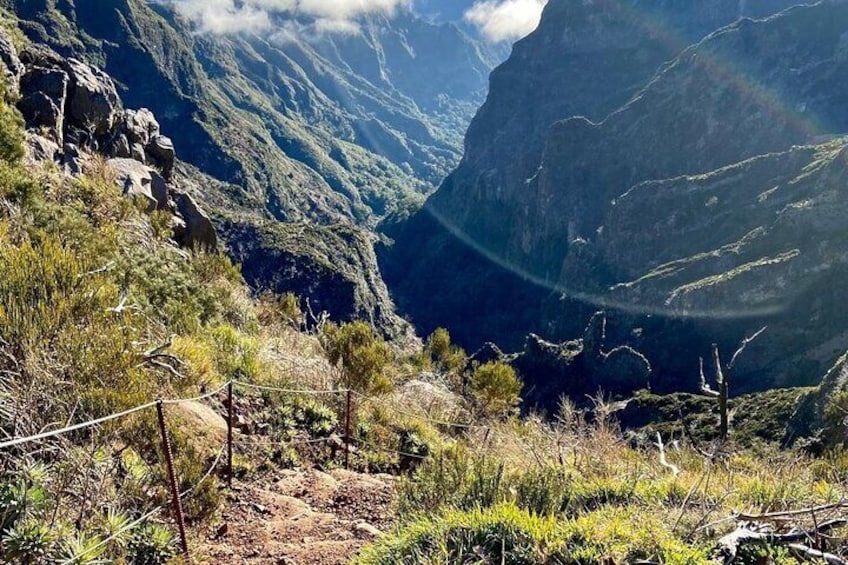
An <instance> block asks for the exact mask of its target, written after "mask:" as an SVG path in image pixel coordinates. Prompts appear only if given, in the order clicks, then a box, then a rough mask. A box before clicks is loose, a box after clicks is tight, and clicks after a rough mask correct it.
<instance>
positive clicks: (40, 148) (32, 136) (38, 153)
mask: <svg viewBox="0 0 848 565" xmlns="http://www.w3.org/2000/svg"><path fill="white" fill-rule="evenodd" d="M24 151H25V155H26V157H25V159H26V161H27V162H29V163H43V162H45V161H52V162H55V161H56V160H57V159H58V157H59V146H58V145H57V144H56V142H54V141H53V140H52V139H48V138H46V137H44V136H43V135H38V134H37V133H35V132H33V131H28V132H26V141H25V143H24Z"/></svg>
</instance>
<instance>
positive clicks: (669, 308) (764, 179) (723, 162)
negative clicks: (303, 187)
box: [386, 1, 848, 390]
mask: <svg viewBox="0 0 848 565" xmlns="http://www.w3.org/2000/svg"><path fill="white" fill-rule="evenodd" d="M614 4H615V6H611V5H610V6H608V5H607V3H584V2H567V1H561V2H556V1H555V2H552V3H551V4H550V5H549V7H548V9H547V11H546V13H545V17H544V21H543V24H542V26H541V27H540V29H539V31H538V32H537V33H535V34H534V35H533V36H531V37H530V38H528V39H527V40H525V41H524V42H522V43H520V44H519V45H518V46H516V49H515V51H514V53H513V56H512V57H511V59H510V61H509V62H508V63H506V64H505V65H503V66H502V67H501V68H500V69H498V70H497V71H496V72H495V73H494V74H493V78H492V93H491V94H490V96H489V100H488V101H487V103H486V105H485V106H484V108H483V110H481V112H480V114H478V116H477V118H475V120H474V123H473V124H472V127H471V129H470V130H469V136H468V140H467V145H468V151H467V153H466V158H465V159H464V160H463V163H462V164H461V165H460V167H459V168H458V170H457V171H456V172H455V173H454V174H453V175H452V176H451V177H450V178H449V179H448V180H447V181H446V182H445V184H444V185H443V187H442V188H441V189H440V190H439V192H438V193H437V194H436V195H435V196H434V197H433V198H431V200H430V201H429V202H428V204H427V206H426V208H425V212H424V213H422V214H419V215H418V217H416V218H413V219H412V220H411V221H410V222H408V223H406V224H404V225H402V226H400V227H393V228H391V229H390V233H392V234H393V235H395V236H396V240H397V241H396V244H395V248H394V249H393V250H391V251H389V252H387V260H386V265H387V267H388V268H389V270H390V273H391V279H390V282H391V283H392V286H393V288H395V289H397V296H398V300H399V301H400V303H401V304H402V305H403V306H404V307H405V308H407V309H408V311H409V312H411V314H412V317H413V320H418V321H422V320H423V322H424V325H425V326H426V325H427V324H429V323H430V322H431V320H433V319H434V318H437V317H439V316H440V315H442V314H444V313H445V312H446V311H449V310H450V308H451V304H452V303H453V304H456V303H457V302H458V301H455V300H453V299H454V298H456V297H457V296H459V297H461V299H462V300H472V301H473V304H472V305H469V304H468V303H467V302H463V303H462V304H461V306H460V311H461V312H462V311H465V310H466V309H467V310H477V311H481V310H482V311H486V312H487V315H486V316H484V317H481V318H479V319H478V320H477V323H478V326H477V328H478V330H479V331H476V332H466V333H463V332H462V330H461V329H460V330H459V331H456V329H457V327H458V326H459V320H458V319H456V318H452V319H451V322H452V326H451V330H452V333H455V334H457V335H459V336H460V337H462V338H465V340H466V342H468V341H471V342H474V341H475V340H478V339H480V338H483V337H488V338H492V337H494V338H495V339H499V340H501V341H503V342H506V343H508V344H513V345H514V344H515V342H516V341H517V340H518V339H519V335H518V334H520V333H524V332H526V331H529V330H535V331H537V332H540V333H542V334H543V335H547V336H550V337H556V338H562V337H568V336H572V335H576V334H577V332H578V331H579V329H578V324H579V320H581V319H586V317H587V312H589V311H591V309H592V308H594V307H597V305H598V304H602V305H604V306H606V307H607V308H608V309H610V308H611V309H612V312H611V316H612V317H613V318H617V321H616V324H614V325H615V327H623V328H626V330H624V331H622V332H621V335H620V336H618V337H619V338H621V339H624V340H626V341H627V342H628V343H633V344H635V345H637V346H638V349H639V350H640V351H644V352H646V353H647V354H648V356H649V358H650V360H651V362H652V365H653V366H654V367H655V368H656V369H657V370H658V373H659V375H658V376H657V378H656V383H657V385H658V386H659V387H660V388H662V387H667V388H676V387H680V386H684V387H686V386H693V385H694V382H695V381H694V380H693V379H686V378H681V375H682V374H686V373H692V371H691V367H692V366H694V365H692V363H693V360H695V361H697V356H698V353H699V351H702V350H704V349H705V345H706V344H708V343H709V342H710V341H715V340H717V339H726V340H727V343H726V344H724V343H722V345H725V346H726V347H730V346H731V345H732V344H733V343H734V342H735V341H738V339H739V338H740V337H742V334H744V333H745V331H746V330H750V329H752V326H754V325H756V324H764V323H769V324H770V325H771V327H770V330H769V332H768V334H767V335H769V336H770V337H768V338H767V339H764V340H763V342H762V343H760V344H759V345H758V346H757V348H756V353H755V354H750V353H749V354H748V356H747V362H746V365H745V366H744V367H740V368H739V371H740V374H741V375H742V376H740V377H739V384H738V389H737V390H745V389H751V388H758V387H765V386H770V385H774V384H781V385H782V384H790V383H791V384H797V383H808V382H812V381H813V380H815V379H817V378H818V377H819V376H820V375H821V374H822V373H823V372H824V370H825V369H826V368H827V366H829V363H831V362H832V360H833V358H834V356H835V355H836V352H837V351H838V350H839V349H844V348H845V347H846V346H848V338H846V336H845V335H844V331H843V330H844V328H841V326H840V324H839V323H838V322H837V321H836V319H837V318H838V317H839V315H840V314H839V312H840V305H841V304H842V303H844V299H842V298H840V297H838V296H836V295H835V294H834V291H833V290H832V286H833V281H834V280H836V279H835V278H833V277H837V276H838V273H840V272H841V269H842V267H841V264H842V259H841V253H839V252H838V251H836V250H838V249H839V248H840V245H841V244H840V243H839V241H840V238H841V236H840V235H839V234H838V232H839V230H838V228H837V227H836V226H838V222H835V221H833V220H832V218H835V216H833V215H832V214H833V213H834V207H836V208H838V205H839V204H838V203H839V202H841V200H842V197H841V196H840V190H839V188H838V185H839V180H838V179H840V178H844V177H843V174H844V170H843V168H844V165H845V162H844V158H843V147H842V144H841V142H833V143H832V144H831V145H818V146H816V147H805V148H795V149H793V146H801V145H805V144H812V143H821V142H823V141H826V140H828V139H831V138H833V137H838V136H839V135H840V134H842V133H845V132H848V114H846V112H845V111H844V108H845V99H844V98H845V95H844V89H842V88H841V87H840V86H839V81H838V79H837V78H836V77H838V76H844V72H845V64H846V51H845V50H846V46H847V45H848V44H847V43H846V40H845V37H846V32H848V6H846V5H845V4H844V3H842V2H822V3H819V4H817V5H814V6H807V7H796V8H792V9H790V10H788V11H786V12H783V13H781V14H780V15H777V16H774V17H770V18H768V19H765V20H751V19H743V20H741V21H739V22H738V23H735V24H733V25H731V26H730V27H726V28H724V29H721V30H718V31H714V32H713V33H711V34H709V35H708V36H707V37H705V38H704V39H703V40H701V41H699V42H697V43H696V44H694V45H693V46H691V47H687V48H681V49H682V50H681V51H680V52H679V54H677V53H674V52H673V48H671V47H670V46H671V45H673V44H672V43H669V41H670V39H671V38H675V39H677V40H679V41H682V42H684V43H685V42H686V41H689V40H690V39H697V38H698V36H699V35H700V34H705V33H707V32H709V31H711V30H712V29H714V28H715V27H717V26H718V25H721V24H722V23H727V22H729V21H732V20H733V19H735V18H736V16H737V15H738V14H739V4H737V3H727V2H724V3H722V2H715V3H709V2H707V3H697V4H694V3H677V2H652V3H648V4H649V6H648V7H646V6H645V5H644V3H640V5H639V6H638V9H637V6H636V5H635V4H630V3H614ZM786 5H787V4H786V3H779V2H775V3H772V2H761V3H759V4H757V5H752V3H750V2H749V3H748V4H747V6H746V7H745V8H746V9H748V10H751V9H752V8H753V9H756V10H757V12H758V13H756V14H751V15H767V14H768V13H770V12H772V11H778V10H780V9H781V8H784V7H786ZM722 18H724V20H723V19H722ZM578 23H579V24H580V25H577V24H578ZM572 26H576V29H572ZM676 45H678V46H679V45H680V43H679V42H678V43H677V44H676ZM663 49H665V51H664V52H663ZM649 55H650V56H649ZM663 57H665V58H666V59H668V60H667V61H666V62H664V63H663V62H661V61H662V60H663ZM558 59H560V60H562V61H567V63H557V62H556V61H557V60H558ZM544 60H547V61H549V62H548V63H546V64H547V65H548V67H547V69H546V70H545V71H544V72H542V71H540V69H539V68H538V65H539V64H541V63H540V61H544ZM658 61H660V62H658ZM642 62H644V63H645V64H644V66H641V67H640V63H642ZM568 64H573V65H574V67H572V68H571V72H570V73H564V74H563V77H565V76H567V77H569V78H570V80H571V82H572V84H571V85H569V86H570V88H571V90H569V87H565V86H563V82H560V81H564V78H559V75H557V74H556V73H555V72H554V69H560V68H562V69H566V68H567V65H568ZM615 64H618V65H621V66H622V68H626V71H625V72H619V71H617V70H616V67H615ZM534 65H537V67H536V68H533V67H534ZM524 68H532V73H531V76H532V77H533V78H532V79H531V80H535V83H533V88H531V89H524V88H523V87H522V86H519V85H521V84H524V83H523V82H522V81H520V80H519V79H518V77H520V76H522V74H521V73H522V69H524ZM640 68H641V71H639V69H640ZM639 72H641V73H642V76H641V78H640V77H639V76H638V74H639ZM509 73H513V74H512V75H511V76H510V74H509ZM499 81H500V82H499ZM509 85H513V88H510V87H509ZM519 93H523V94H519ZM560 93H563V94H564V95H561V94H560ZM534 97H538V98H539V99H540V102H539V103H538V104H536V103H533V102H531V100H533V99H534ZM498 116H500V117H501V119H500V120H499V119H498ZM570 116H573V117H570ZM564 118H567V119H564ZM520 139H523V140H525V143H524V144H522V146H521V147H517V145H518V144H517V140H520ZM681 175H688V176H685V177H681ZM661 179H673V180H661ZM696 187H697V188H696ZM707 187H709V188H707ZM701 190H703V191H701ZM824 202H828V204H824ZM801 210H803V212H801ZM837 215H838V213H837ZM829 218H830V219H829ZM422 239H423V240H424V241H427V242H428V243H427V244H424V245H422V243H421V242H422ZM411 241H415V245H414V249H411V248H410V242H411ZM814 242H815V243H814ZM817 246H818V247H817ZM813 248H815V249H813ZM429 249H434V250H436V252H435V253H430V252H429V251H428V250H429ZM457 250H459V251H457ZM446 257H447V259H446ZM451 257H462V260H461V262H455V261H453V260H452V259H451ZM434 271H435V272H434ZM410 274H411V275H412V276H411V277H408V275H410ZM417 275H421V279H420V280H423V281H424V283H425V285H432V286H429V288H423V289H422V288H421V286H420V285H419V284H418V283H419V282H420V280H419V279H418V278H417ZM454 277H456V278H458V279H459V289H460V290H459V292H457V293H456V294H453V295H450V296H448V297H440V298H439V303H438V306H439V308H438V309H437V312H436V313H433V314H430V313H429V312H428V311H425V310H424V308H422V307H421V306H420V305H421V304H426V305H427V306H428V307H430V310H431V311H432V303H429V304H428V303H427V302H424V299H425V297H426V296H427V295H428V293H434V294H435V293H437V292H439V291H438V290H437V289H436V288H434V287H436V286H438V287H441V288H449V287H450V286H451V285H450V283H449V282H448V281H451V280H453V278H454ZM505 289H506V290H505ZM509 296H515V297H516V299H515V300H513V301H510V300H509ZM831 314H833V315H834V316H835V317H832V316H831ZM753 329H757V328H753ZM823 344H825V345H823ZM778 359H780V361H779V362H778ZM690 380H692V382H691V383H690V382H689V381H690Z"/></svg>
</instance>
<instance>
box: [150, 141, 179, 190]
mask: <svg viewBox="0 0 848 565" xmlns="http://www.w3.org/2000/svg"><path fill="white" fill-rule="evenodd" d="M145 149H146V150H147V155H148V157H149V158H150V161H151V162H152V163H153V164H156V165H158V166H159V168H161V169H162V174H163V175H165V178H168V179H169V178H171V173H172V172H173V170H174V160H175V159H176V152H175V151H174V142H173V141H171V138H170V137H166V136H164V135H159V134H157V135H154V136H153V137H152V138H151V140H150V143H148V144H147V147H146V148H145Z"/></svg>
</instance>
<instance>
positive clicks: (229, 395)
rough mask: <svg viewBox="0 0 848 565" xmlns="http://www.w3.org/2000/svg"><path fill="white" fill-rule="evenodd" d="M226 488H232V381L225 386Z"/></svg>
mask: <svg viewBox="0 0 848 565" xmlns="http://www.w3.org/2000/svg"><path fill="white" fill-rule="evenodd" d="M227 486H228V487H229V489H230V490H232V488H233V381H230V383H229V384H228V385H227Z"/></svg>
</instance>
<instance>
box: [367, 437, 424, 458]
mask: <svg viewBox="0 0 848 565" xmlns="http://www.w3.org/2000/svg"><path fill="white" fill-rule="evenodd" d="M354 441H356V442H358V443H360V444H362V445H364V446H367V447H370V448H371V449H375V450H377V451H383V452H385V453H395V454H397V455H402V456H403V457H411V458H413V459H422V460H423V459H426V458H427V457H428V456H427V455H420V454H418V453H407V452H405V451H398V450H397V449H389V448H388V447H380V446H379V445H376V444H373V443H371V442H367V441H361V440H356V439H354Z"/></svg>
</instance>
